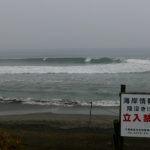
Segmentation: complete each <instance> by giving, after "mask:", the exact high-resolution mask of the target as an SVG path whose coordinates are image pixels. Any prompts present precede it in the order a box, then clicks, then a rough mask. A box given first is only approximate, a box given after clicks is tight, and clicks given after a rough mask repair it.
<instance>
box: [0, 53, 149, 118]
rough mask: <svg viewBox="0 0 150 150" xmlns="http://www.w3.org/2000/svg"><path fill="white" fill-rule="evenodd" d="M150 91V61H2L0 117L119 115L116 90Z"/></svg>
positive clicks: (140, 58) (131, 58) (142, 58)
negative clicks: (50, 114) (37, 113)
mask: <svg viewBox="0 0 150 150" xmlns="http://www.w3.org/2000/svg"><path fill="white" fill-rule="evenodd" d="M121 84H126V85H127V91H130V92H150V57H149V56H148V55H144V56H142V55H141V56H139V55H138V56H133V55H132V56H125V57H123V56H121V55H120V57H119V56H116V57H115V56H112V57H110V56H109V57H107V56H106V57H101V56H99V55H98V56H95V57H83V56H82V57H28V58H27V57H18V58H1V59H0V114H1V115H3V114H19V113H34V112H52V113H78V114H87V113H89V108H90V104H91V103H90V102H92V104H93V113H95V114H101V113H102V114H112V115H118V107H119V105H120V102H119V92H120V85H121Z"/></svg>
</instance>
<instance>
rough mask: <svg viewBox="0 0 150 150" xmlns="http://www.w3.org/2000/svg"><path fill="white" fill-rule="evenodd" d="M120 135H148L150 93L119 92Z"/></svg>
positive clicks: (149, 128)
mask: <svg viewBox="0 0 150 150" xmlns="http://www.w3.org/2000/svg"><path fill="white" fill-rule="evenodd" d="M120 115H121V117H120V119H121V120H120V122H121V136H126V137H150V95H148V94H121V112H120Z"/></svg>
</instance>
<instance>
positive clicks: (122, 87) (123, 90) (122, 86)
mask: <svg viewBox="0 0 150 150" xmlns="http://www.w3.org/2000/svg"><path fill="white" fill-rule="evenodd" d="M125 92H126V85H124V84H122V85H121V91H120V114H119V126H120V127H119V128H120V129H119V149H120V150H123V145H124V138H123V137H121V94H122V93H125Z"/></svg>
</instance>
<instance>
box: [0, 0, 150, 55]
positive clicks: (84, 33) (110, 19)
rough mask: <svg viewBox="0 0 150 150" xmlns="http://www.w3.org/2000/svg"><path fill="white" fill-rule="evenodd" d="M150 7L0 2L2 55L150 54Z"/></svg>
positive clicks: (79, 1)
mask: <svg viewBox="0 0 150 150" xmlns="http://www.w3.org/2000/svg"><path fill="white" fill-rule="evenodd" d="M149 6H150V1H141V0H132V1H130V0H126V1H120V0H113V1H109V0H93V1H89V0H63V1H62V0H51V1H49V0H42V1H41V0H26V1H20V0H13V1H11V0H5V1H1V2H0V20H1V25H0V52H2V51H7V52H8V53H9V52H10V53H13V52H14V53H15V52H16V51H19V52H24V51H28V52H30V51H34V52H35V53H36V52H38V51H40V50H43V49H49V51H51V50H53V49H55V50H56V51H57V52H58V53H59V52H60V53H61V50H60V49H70V48H71V49H92V48H100V49H101V48H110V49H111V48H127V49H130V48H131V49H133V48H135V49H136V48H141V49H142V48H144V49H145V48H150V42H149V39H150V30H149V27H150V21H149V17H150V9H149ZM120 51H121V49H120ZM70 52H71V50H70ZM122 52H123V50H122Z"/></svg>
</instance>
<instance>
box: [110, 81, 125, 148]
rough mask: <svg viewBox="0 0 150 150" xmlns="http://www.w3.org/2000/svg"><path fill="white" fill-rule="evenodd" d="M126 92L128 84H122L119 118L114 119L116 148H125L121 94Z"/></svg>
mask: <svg viewBox="0 0 150 150" xmlns="http://www.w3.org/2000/svg"><path fill="white" fill-rule="evenodd" d="M125 92H126V85H124V84H122V85H121V87H120V94H119V96H120V110H119V120H114V135H113V139H114V146H115V150H123V143H124V138H123V137H121V94H122V93H125Z"/></svg>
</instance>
